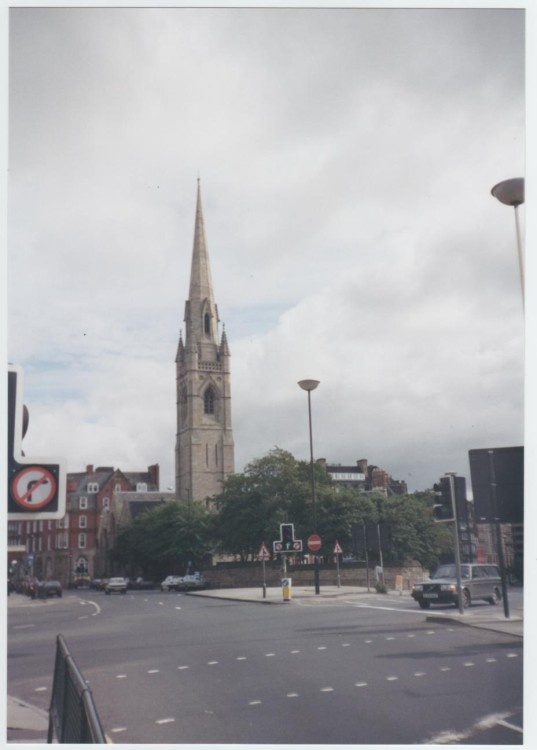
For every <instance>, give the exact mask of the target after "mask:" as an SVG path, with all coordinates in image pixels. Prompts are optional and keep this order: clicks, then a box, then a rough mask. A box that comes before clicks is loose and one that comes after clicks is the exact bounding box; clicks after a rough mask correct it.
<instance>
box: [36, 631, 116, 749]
mask: <svg viewBox="0 0 537 750" xmlns="http://www.w3.org/2000/svg"><path fill="white" fill-rule="evenodd" d="M54 736H56V739H57V741H58V742H60V743H81V744H106V738H105V735H104V732H103V728H102V726H101V722H100V720H99V716H98V715H97V710H96V708H95V704H94V702H93V696H92V694H91V690H90V688H89V685H88V683H87V682H86V680H85V679H84V677H83V675H82V673H81V672H80V670H79V669H78V667H77V666H76V664H75V662H74V660H73V657H72V656H71V654H70V653H69V649H68V648H67V644H66V642H65V640H64V638H63V636H62V635H58V636H57V637H56V659H55V663H54V680H53V684H52V699H51V702H50V712H49V725H48V736H47V743H48V744H51V743H52V741H53V738H54Z"/></svg>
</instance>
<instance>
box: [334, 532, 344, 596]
mask: <svg viewBox="0 0 537 750" xmlns="http://www.w3.org/2000/svg"><path fill="white" fill-rule="evenodd" d="M342 554H343V550H342V549H341V546H340V544H339V542H338V540H337V539H336V543H335V544H334V555H335V556H336V570H337V578H336V580H337V587H338V589H339V588H341V578H340V575H339V556H340V555H342Z"/></svg>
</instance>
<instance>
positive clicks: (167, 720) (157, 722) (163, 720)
mask: <svg viewBox="0 0 537 750" xmlns="http://www.w3.org/2000/svg"><path fill="white" fill-rule="evenodd" d="M174 721H175V719H174V718H172V717H171V716H170V717H169V718H167V719H157V720H156V721H155V724H171V723H172V722H174Z"/></svg>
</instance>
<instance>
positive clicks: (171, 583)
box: [160, 576, 183, 591]
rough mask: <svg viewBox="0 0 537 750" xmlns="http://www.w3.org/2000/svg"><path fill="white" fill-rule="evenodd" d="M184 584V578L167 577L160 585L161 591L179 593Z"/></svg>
mask: <svg viewBox="0 0 537 750" xmlns="http://www.w3.org/2000/svg"><path fill="white" fill-rule="evenodd" d="M182 584H183V576H166V578H165V579H164V580H163V581H162V583H161V584H160V590H161V591H179V589H180V588H181V586H182Z"/></svg>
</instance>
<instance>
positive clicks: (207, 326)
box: [203, 313, 211, 336]
mask: <svg viewBox="0 0 537 750" xmlns="http://www.w3.org/2000/svg"><path fill="white" fill-rule="evenodd" d="M203 329H204V331H205V333H206V334H207V336H209V334H210V333H211V316H210V315H209V313H205V315H204V316H203Z"/></svg>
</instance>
